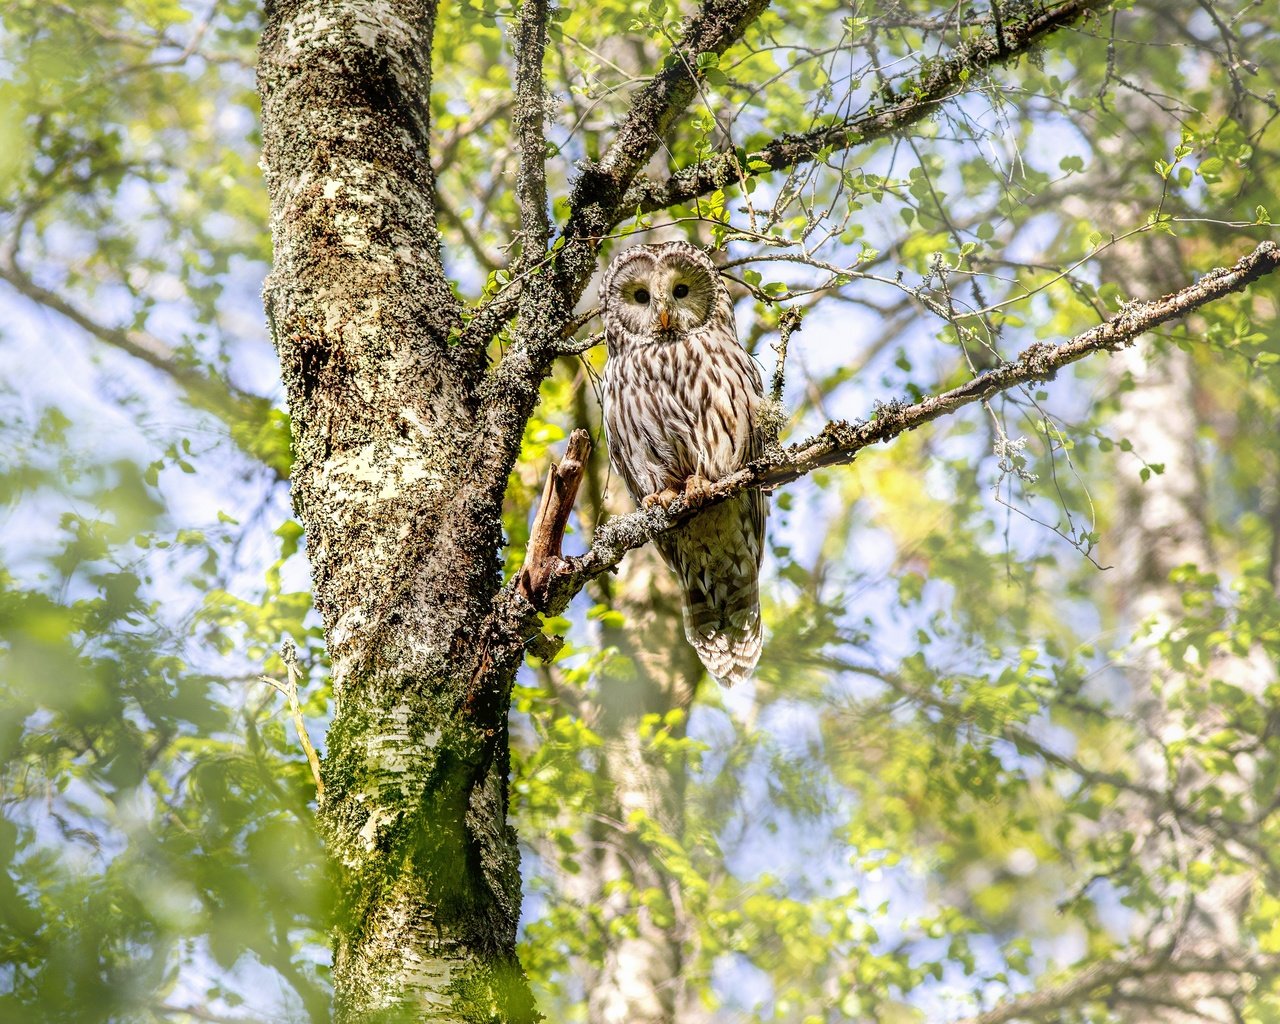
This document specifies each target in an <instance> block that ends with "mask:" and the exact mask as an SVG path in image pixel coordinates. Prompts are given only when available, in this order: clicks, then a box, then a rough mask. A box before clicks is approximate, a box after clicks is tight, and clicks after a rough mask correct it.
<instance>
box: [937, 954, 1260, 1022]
mask: <svg viewBox="0 0 1280 1024" xmlns="http://www.w3.org/2000/svg"><path fill="white" fill-rule="evenodd" d="M1277 973H1280V957H1277V956H1276V955H1274V954H1270V955H1268V954H1257V955H1256V956H1250V957H1239V956H1233V955H1231V954H1226V953H1224V954H1223V955H1222V956H1217V957H1213V956H1209V957H1206V956H1202V955H1197V954H1194V953H1192V954H1188V955H1186V956H1175V955H1172V954H1170V952H1169V951H1168V950H1158V951H1154V952H1151V951H1143V952H1141V953H1133V952H1124V953H1118V954H1115V955H1113V956H1111V957H1109V958H1107V959H1105V960H1099V961H1095V962H1094V963H1091V964H1088V965H1086V966H1084V967H1082V968H1080V970H1079V971H1077V972H1076V973H1075V974H1074V975H1072V976H1071V977H1069V978H1067V979H1066V980H1065V981H1062V982H1059V983H1058V984H1056V985H1048V986H1046V987H1045V988H1042V989H1038V990H1036V991H1034V992H1029V993H1027V994H1026V995H1022V996H1016V997H1015V998H1013V999H1007V1000H1005V1001H1004V1002H1003V1003H1001V1004H1000V1005H999V1006H996V1007H994V1008H993V1009H990V1010H988V1011H986V1012H985V1013H980V1014H977V1015H976V1016H973V1017H966V1018H965V1019H964V1020H960V1021H956V1022H955V1024H1010V1022H1011V1021H1018V1020H1026V1021H1036V1020H1049V1019H1056V1018H1057V1017H1058V1016H1059V1015H1060V1014H1061V1012H1062V1011H1063V1010H1064V1009H1065V1008H1067V1007H1079V1005H1080V1001H1081V1000H1084V999H1088V998H1090V997H1092V996H1101V995H1103V994H1104V993H1106V992H1108V991H1110V990H1111V989H1113V988H1114V987H1115V986H1116V985H1117V984H1119V983H1121V982H1123V981H1127V980H1130V979H1137V978H1157V979H1163V978H1167V977H1169V976H1172V975H1187V974H1225V975H1231V976H1235V977H1239V976H1241V975H1248V976H1252V977H1255V978H1258V977H1267V978H1270V977H1274V976H1275V975H1276V974H1277Z"/></svg>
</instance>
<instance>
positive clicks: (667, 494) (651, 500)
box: [640, 487, 680, 512]
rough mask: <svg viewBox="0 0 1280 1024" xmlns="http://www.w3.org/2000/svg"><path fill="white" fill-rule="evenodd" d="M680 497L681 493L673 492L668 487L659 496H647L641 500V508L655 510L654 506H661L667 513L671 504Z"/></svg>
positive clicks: (659, 492)
mask: <svg viewBox="0 0 1280 1024" xmlns="http://www.w3.org/2000/svg"><path fill="white" fill-rule="evenodd" d="M678 497H680V492H679V491H673V490H672V489H671V488H670V487H666V488H664V489H663V490H661V491H658V493H657V494H646V495H645V496H644V497H643V498H641V499H640V506H641V508H653V506H654V505H661V506H662V510H663V511H664V512H665V511H666V510H667V509H669V508H670V507H671V503H672V502H673V501H675V500H676V498H678Z"/></svg>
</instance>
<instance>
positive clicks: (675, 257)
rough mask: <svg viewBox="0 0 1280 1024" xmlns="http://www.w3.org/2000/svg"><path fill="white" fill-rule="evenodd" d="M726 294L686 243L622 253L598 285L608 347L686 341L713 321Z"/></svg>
mask: <svg viewBox="0 0 1280 1024" xmlns="http://www.w3.org/2000/svg"><path fill="white" fill-rule="evenodd" d="M723 290H724V285H722V284H721V283H720V279H719V277H718V275H717V274H716V268H715V265H714V264H713V263H712V262H711V260H709V259H708V258H707V256H706V254H705V253H703V252H702V251H701V250H700V249H697V248H696V247H694V246H692V245H690V244H689V243H688V242H662V243H661V244H659V245H635V246H632V247H631V248H630V249H625V250H623V251H622V252H621V253H619V254H618V255H617V256H616V257H615V258H614V260H613V262H612V263H611V264H609V269H608V270H607V271H605V275H604V280H603V281H602V282H601V285H600V301H601V305H602V307H603V309H604V322H605V328H606V329H607V331H608V332H609V334H610V335H614V337H610V339H609V344H610V347H611V348H612V347H613V346H615V345H617V344H620V343H622V342H623V341H624V338H623V337H618V336H617V335H625V342H626V343H629V344H652V343H658V342H663V341H672V340H675V339H676V338H680V337H684V336H686V335H688V334H689V333H691V332H692V331H695V330H697V329H698V328H700V327H702V326H704V325H705V324H706V323H707V322H708V321H709V320H710V319H711V316H712V314H713V313H714V312H715V308H716V302H717V300H718V298H719V296H720V293H721V292H722V291H723ZM619 329H621V330H619Z"/></svg>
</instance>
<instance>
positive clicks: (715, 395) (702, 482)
mask: <svg viewBox="0 0 1280 1024" xmlns="http://www.w3.org/2000/svg"><path fill="white" fill-rule="evenodd" d="M600 294H601V304H602V306H603V308H604V326H605V338H606V341H607V343H608V349H609V361H608V363H607V365H606V366H605V372H604V421H605V428H606V430H607V431H608V435H609V456H610V458H611V459H612V461H613V464H614V466H616V467H617V469H618V472H619V473H620V474H621V475H622V479H623V480H624V481H625V482H626V485H627V490H629V491H630V492H631V497H632V498H633V499H635V501H636V502H637V503H639V504H641V505H643V506H644V507H646V508H647V507H649V506H651V505H653V504H655V503H659V504H661V505H662V506H663V507H664V508H665V507H666V506H668V505H669V504H670V503H671V502H672V501H674V500H675V498H676V496H677V495H678V494H684V495H687V496H689V497H691V498H693V499H694V500H696V499H697V498H698V497H699V496H700V494H702V493H703V492H705V490H706V488H707V487H709V486H710V484H712V483H714V482H715V481H717V480H719V479H721V478H722V477H726V476H729V475H730V474H732V473H734V472H735V471H736V470H738V469H740V468H741V467H742V466H743V465H744V464H745V463H747V462H750V461H751V460H752V459H754V458H756V457H757V455H758V454H759V451H760V447H761V437H760V432H759V428H758V424H759V409H760V403H761V402H762V401H763V398H764V389H763V387H762V385H761V381H760V371H759V370H758V369H757V368H756V364H755V361H754V360H753V359H752V358H751V356H750V355H748V354H747V352H746V350H745V349H743V347H742V345H741V344H739V342H738V336H737V328H736V326H735V324H734V319H733V303H732V302H731V301H730V298H729V291H728V289H727V288H725V286H724V283H723V282H722V281H721V280H720V277H719V275H718V274H717V272H716V268H715V266H714V265H713V264H712V262H711V261H710V260H709V259H708V258H707V257H706V255H704V254H703V253H702V252H701V251H700V250H698V249H696V248H695V247H694V246H692V245H690V244H688V243H687V242H665V243H663V244H661V245H639V246H633V247H632V248H630V249H627V250H625V251H624V252H622V253H620V254H619V255H618V256H617V258H616V259H614V261H613V263H612V264H610V266H609V269H608V270H607V271H606V272H605V275H604V280H603V281H602V282H601V286H600ZM765 515H766V509H765V497H764V495H763V494H762V493H761V492H760V491H758V490H751V491H744V492H742V493H740V494H737V495H735V496H734V497H733V498H730V499H729V500H728V501H725V502H722V503H721V504H719V505H716V506H714V507H713V508H710V509H708V510H707V511H706V512H704V513H702V514H701V515H699V516H697V517H696V518H695V519H693V520H692V521H691V522H688V523H685V524H684V525H682V526H679V527H677V528H676V529H674V530H672V531H671V532H669V533H666V534H664V535H663V536H661V537H658V538H657V545H658V550H659V551H660V552H661V553H662V557H663V559H664V560H665V561H666V563H667V565H669V566H670V567H671V568H672V569H673V570H674V571H675V573H676V575H677V577H679V580H680V588H681V592H682V598H683V600H682V605H683V612H684V632H685V636H686V637H687V638H688V640H689V643H690V644H692V645H693V648H694V650H695V651H697V652H698V657H699V658H700V659H701V660H702V664H703V665H705V666H706V668H707V671H708V672H710V673H711V674H712V675H713V676H715V677H716V679H718V680H720V682H722V683H724V684H725V685H726V686H729V685H732V684H733V683H736V682H738V681H739V680H741V679H746V678H747V677H748V676H750V674H751V671H752V669H754V668H755V665H756V662H757V661H758V660H759V658H760V586H759V578H760V558H761V555H762V553H763V549H764V520H765Z"/></svg>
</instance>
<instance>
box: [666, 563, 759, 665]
mask: <svg viewBox="0 0 1280 1024" xmlns="http://www.w3.org/2000/svg"><path fill="white" fill-rule="evenodd" d="M752 589H753V590H754V587H753V588H752ZM706 597H707V595H706V594H705V593H700V592H699V590H698V589H696V588H693V589H690V590H687V591H686V593H685V601H684V635H685V637H686V638H687V639H688V641H689V643H690V645H692V647H693V649H694V650H695V651H696V652H697V654H698V658H699V660H700V661H701V662H702V664H703V665H704V666H705V667H706V669H707V671H708V672H709V673H711V675H713V676H715V678H716V679H717V680H719V682H720V683H721V684H722V685H724V686H732V685H733V684H734V683H740V682H742V681H743V680H745V679H749V678H750V677H751V673H752V672H754V671H755V667H756V662H758V661H759V660H760V648H761V646H762V643H763V641H762V638H761V635H760V599H759V596H758V594H755V593H753V594H752V595H751V599H750V600H749V602H747V601H738V602H734V603H733V604H731V605H730V606H729V607H727V608H726V607H717V606H716V605H714V604H712V603H711V602H709V601H707V600H706Z"/></svg>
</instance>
